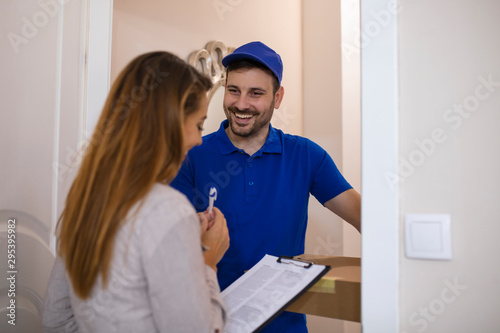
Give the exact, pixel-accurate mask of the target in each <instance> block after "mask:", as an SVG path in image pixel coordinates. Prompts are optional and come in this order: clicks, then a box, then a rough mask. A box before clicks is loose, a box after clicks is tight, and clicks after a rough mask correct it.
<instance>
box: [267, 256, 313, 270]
mask: <svg viewBox="0 0 500 333" xmlns="http://www.w3.org/2000/svg"><path fill="white" fill-rule="evenodd" d="M276 261H277V262H279V263H280V264H291V265H295V266H299V267H302V268H309V267H311V266H312V265H313V264H314V263H313V262H312V261H308V260H303V259H295V258H294V257H290V256H280V257H279V258H278V260H276Z"/></svg>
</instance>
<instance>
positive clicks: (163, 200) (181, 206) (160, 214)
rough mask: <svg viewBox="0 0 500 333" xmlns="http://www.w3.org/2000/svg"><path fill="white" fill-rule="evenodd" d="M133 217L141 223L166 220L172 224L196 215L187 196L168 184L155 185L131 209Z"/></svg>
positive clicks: (165, 221)
mask: <svg viewBox="0 0 500 333" xmlns="http://www.w3.org/2000/svg"><path fill="white" fill-rule="evenodd" d="M131 213H132V214H131V217H132V218H133V219H134V220H135V221H136V223H139V224H145V223H156V221H164V222H163V223H168V224H170V225H173V224H175V223H176V222H179V221H181V220H184V219H189V218H192V216H196V212H195V210H194V208H193V206H192V205H191V203H190V202H189V201H188V199H187V198H186V196H185V195H184V194H182V193H181V192H179V191H177V190H176V189H174V188H173V187H171V186H170V185H167V184H160V183H157V184H155V185H153V187H152V188H151V190H150V191H149V192H148V194H147V195H146V196H145V197H144V199H143V200H142V201H141V202H140V203H138V204H137V205H136V207H134V209H132V210H131Z"/></svg>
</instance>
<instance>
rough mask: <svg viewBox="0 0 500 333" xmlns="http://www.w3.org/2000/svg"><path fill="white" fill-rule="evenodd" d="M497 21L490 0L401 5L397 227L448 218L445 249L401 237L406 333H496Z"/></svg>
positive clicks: (499, 192) (499, 303) (499, 230)
mask: <svg viewBox="0 0 500 333" xmlns="http://www.w3.org/2000/svg"><path fill="white" fill-rule="evenodd" d="M499 17H500V2H498V1H495V0H490V1H489V0H481V1H467V0H457V1H452V2H450V1H411V2H410V1H401V12H400V15H399V45H400V51H399V53H400V63H399V71H400V77H399V79H400V102H401V104H400V125H399V128H400V161H401V162H402V164H401V169H400V176H401V182H400V183H399V185H400V189H401V197H400V199H401V223H403V218H404V214H408V213H444V214H450V215H451V234H452V250H453V259H452V260H451V261H429V260H427V261H426V260H415V259H407V258H405V256H404V248H403V246H404V242H403V241H402V242H401V244H402V248H401V253H402V255H401V266H400V276H401V286H400V304H401V313H400V325H401V331H405V332H407V333H411V332H439V333H441V332H463V333H468V332H484V333H490V332H491V333H492V332H498V331H499V327H500V316H499V315H498V309H500V287H499V282H500V267H499V265H498V262H499V253H500V242H499V241H498V235H499V234H500V223H499V222H500V205H499V203H500V172H499V167H498V165H499V164H500V157H499V155H498V152H500V131H499V125H500V42H499V41H500V40H499V38H498V32H499V31H500V20H499V19H498V18H499ZM485 81H491V83H489V84H485V83H484V82H485ZM459 109H462V111H457V110H459ZM433 131H438V133H439V131H440V132H441V134H440V135H438V136H435V137H434V138H433V134H432V133H433ZM417 142H420V144H418V143H417ZM419 145H420V146H419ZM403 230H404V228H403V224H401V232H403ZM401 239H403V234H401Z"/></svg>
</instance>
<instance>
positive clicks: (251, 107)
mask: <svg viewBox="0 0 500 333" xmlns="http://www.w3.org/2000/svg"><path fill="white" fill-rule="evenodd" d="M275 97H276V96H275V94H273V77H272V76H271V75H269V74H268V73H266V72H265V71H263V70H261V69H259V68H250V69H248V68H241V69H236V70H233V71H231V72H229V73H228V76H227V80H226V87H225V92H224V112H225V113H226V117H227V119H228V121H229V127H230V129H231V131H232V132H233V133H234V134H236V135H238V136H240V137H253V136H257V135H258V134H259V133H262V132H266V133H267V131H268V129H269V123H270V122H271V118H272V116H273V112H274V108H275V104H276V103H275V102H276V100H275ZM280 101H281V99H280V98H279V101H278V102H280ZM278 106H279V105H278ZM278 106H276V107H278ZM266 135H267V134H266Z"/></svg>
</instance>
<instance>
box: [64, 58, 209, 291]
mask: <svg viewBox="0 0 500 333" xmlns="http://www.w3.org/2000/svg"><path fill="white" fill-rule="evenodd" d="M211 87H212V83H211V82H210V80H209V79H208V78H206V77H204V76H203V75H201V74H200V73H199V72H198V71H197V70H196V69H195V68H194V67H192V66H190V65H188V64H187V63H185V62H184V61H183V60H181V59H180V58H178V57H177V56H175V55H173V54H171V53H168V52H151V53H147V54H143V55H140V56H138V57H137V58H135V59H134V60H132V61H131V62H130V63H129V64H128V65H127V66H126V67H125V69H123V71H122V72H121V73H120V75H119V76H118V78H117V79H116V81H115V83H114V84H113V86H112V88H111V91H110V93H109V96H108V98H107V100H106V103H105V106H104V108H103V110H102V114H101V116H100V118H99V121H98V124H97V126H96V129H95V130H94V132H93V135H92V139H91V140H90V143H89V145H88V147H87V150H86V152H85V155H84V157H83V160H82V164H81V166H80V169H79V171H78V173H77V175H76V178H75V180H74V181H73V183H72V186H71V188H70V190H69V193H68V196H67V199H66V205H65V208H64V210H63V212H62V214H61V217H60V218H59V222H58V232H59V234H58V245H59V248H58V249H59V250H58V251H59V255H60V256H61V257H62V258H63V260H64V262H65V264H66V269H67V272H68V274H69V277H70V279H71V282H72V285H73V289H74V291H75V294H76V295H77V296H79V297H80V298H82V299H86V298H88V297H89V296H90V293H91V291H92V288H93V286H94V284H95V282H96V279H97V277H98V276H99V273H100V274H102V279H103V285H104V286H105V287H106V286H107V281H108V271H109V266H110V262H111V257H112V252H113V246H114V238H115V235H116V233H117V231H118V229H119V227H120V225H121V224H122V223H123V222H124V221H125V218H126V217H127V214H128V212H129V210H130V209H131V208H132V207H133V206H134V205H135V204H136V203H138V202H140V201H141V199H143V198H144V197H145V195H146V194H147V193H148V191H149V190H150V189H151V188H152V186H153V185H154V183H156V182H162V183H169V182H170V181H172V180H173V178H174V177H175V176H176V174H177V172H178V171H179V168H180V166H181V163H182V161H183V159H184V152H183V146H184V140H183V124H184V120H185V118H186V116H187V115H189V114H190V113H193V112H195V111H196V110H198V108H199V100H200V97H201V96H202V94H204V93H206V92H207V90H208V89H210V88H211Z"/></svg>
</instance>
